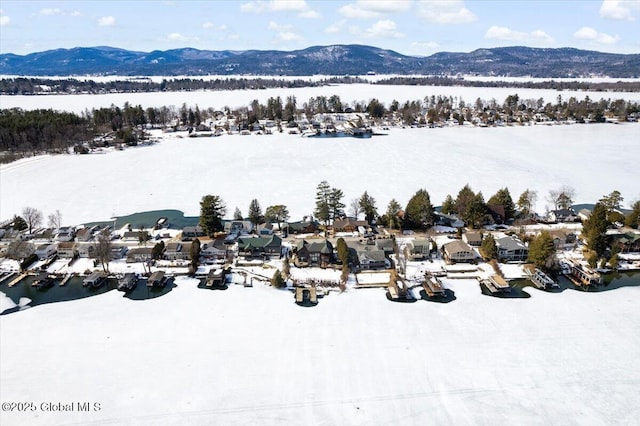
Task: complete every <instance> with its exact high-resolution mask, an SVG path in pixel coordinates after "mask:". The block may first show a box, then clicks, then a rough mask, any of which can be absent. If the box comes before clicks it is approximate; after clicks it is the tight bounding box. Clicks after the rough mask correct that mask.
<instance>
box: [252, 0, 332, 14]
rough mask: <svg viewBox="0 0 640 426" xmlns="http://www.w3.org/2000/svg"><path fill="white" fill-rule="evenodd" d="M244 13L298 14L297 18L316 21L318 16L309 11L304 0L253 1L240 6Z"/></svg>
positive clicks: (313, 11) (314, 12)
mask: <svg viewBox="0 0 640 426" xmlns="http://www.w3.org/2000/svg"><path fill="white" fill-rule="evenodd" d="M240 11H241V12H244V13H265V12H298V17H300V18H307V19H316V18H319V17H320V14H319V13H318V12H317V11H315V10H313V9H311V8H310V7H309V5H308V4H307V2H306V0H268V1H267V0H254V1H250V2H247V3H243V4H241V5H240Z"/></svg>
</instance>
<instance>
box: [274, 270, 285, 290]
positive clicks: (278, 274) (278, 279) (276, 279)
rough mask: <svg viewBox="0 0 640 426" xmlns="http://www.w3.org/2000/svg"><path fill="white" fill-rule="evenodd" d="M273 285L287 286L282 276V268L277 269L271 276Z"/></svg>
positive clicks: (276, 286)
mask: <svg viewBox="0 0 640 426" xmlns="http://www.w3.org/2000/svg"><path fill="white" fill-rule="evenodd" d="M271 285H272V286H274V287H275V288H284V287H285V286H286V283H285V281H284V279H283V278H282V273H281V272H280V269H277V270H276V272H274V273H273V278H271Z"/></svg>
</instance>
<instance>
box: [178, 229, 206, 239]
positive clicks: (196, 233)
mask: <svg viewBox="0 0 640 426" xmlns="http://www.w3.org/2000/svg"><path fill="white" fill-rule="evenodd" d="M198 237H204V231H203V230H202V227H201V226H200V225H196V226H185V227H184V228H182V240H183V241H189V240H192V239H194V238H198Z"/></svg>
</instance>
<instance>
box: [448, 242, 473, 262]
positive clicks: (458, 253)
mask: <svg viewBox="0 0 640 426" xmlns="http://www.w3.org/2000/svg"><path fill="white" fill-rule="evenodd" d="M442 254H443V256H444V259H445V261H446V262H447V263H458V262H475V260H476V258H477V255H476V252H475V251H473V249H472V248H471V246H469V244H467V243H465V242H464V241H460V240H455V241H451V242H450V243H446V244H444V245H443V246H442Z"/></svg>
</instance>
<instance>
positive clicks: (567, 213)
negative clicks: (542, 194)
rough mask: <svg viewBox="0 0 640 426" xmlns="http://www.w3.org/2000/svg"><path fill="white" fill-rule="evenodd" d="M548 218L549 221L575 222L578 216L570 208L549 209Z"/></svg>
mask: <svg viewBox="0 0 640 426" xmlns="http://www.w3.org/2000/svg"><path fill="white" fill-rule="evenodd" d="M548 218H549V221H550V222H575V221H576V220H577V219H578V216H577V215H576V212H574V211H573V210H572V209H560V210H551V211H550V212H549V216H548Z"/></svg>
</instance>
